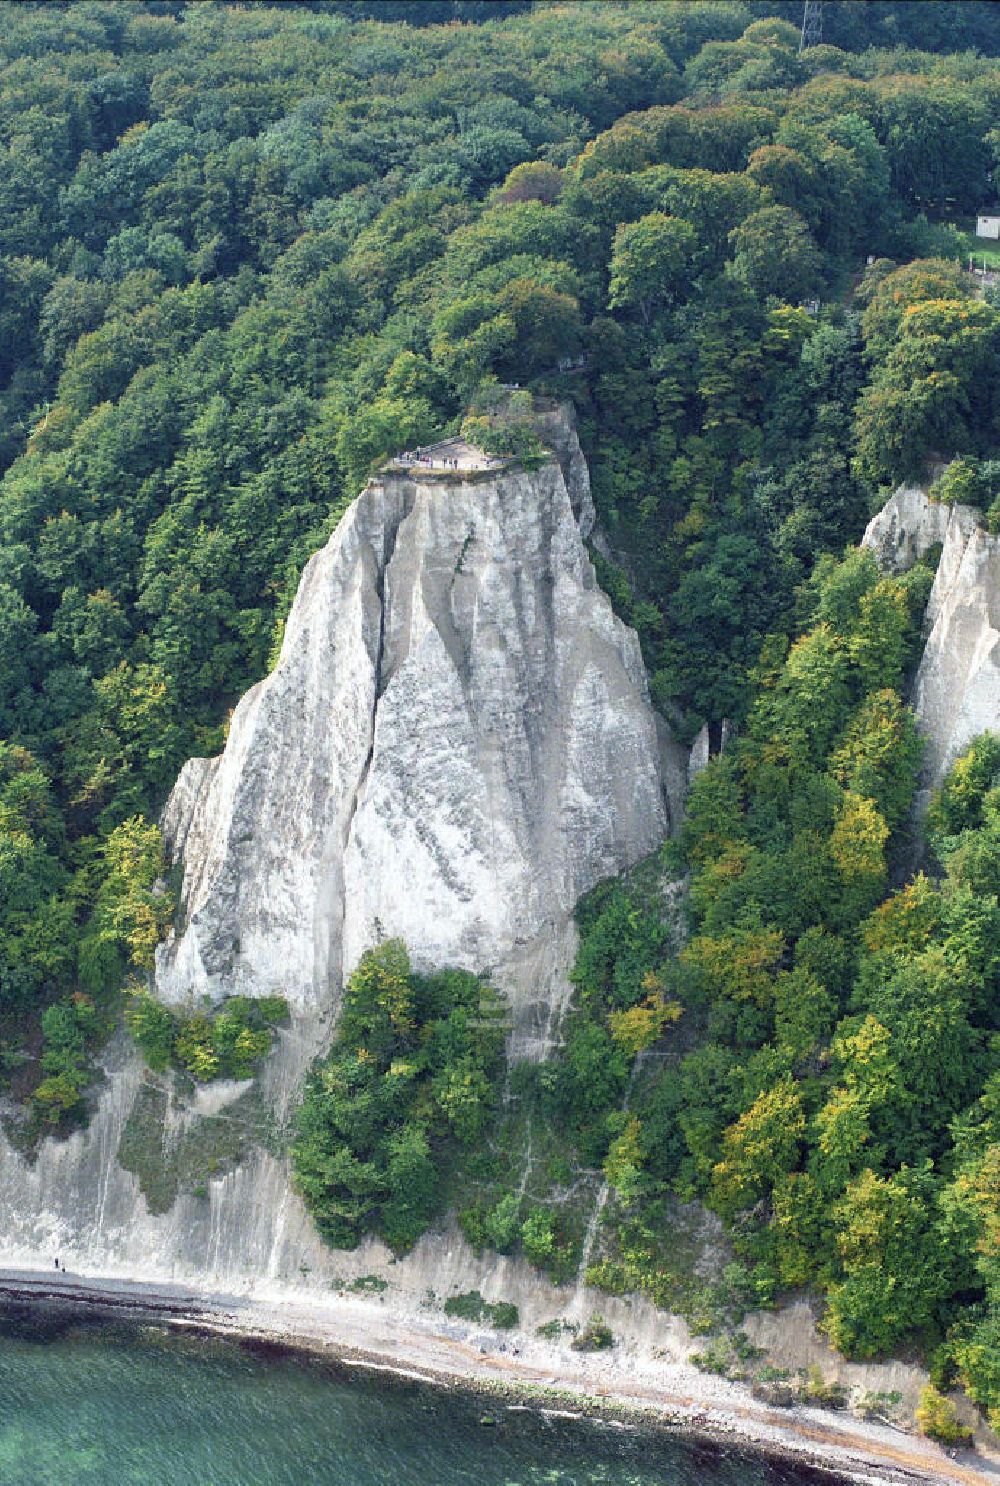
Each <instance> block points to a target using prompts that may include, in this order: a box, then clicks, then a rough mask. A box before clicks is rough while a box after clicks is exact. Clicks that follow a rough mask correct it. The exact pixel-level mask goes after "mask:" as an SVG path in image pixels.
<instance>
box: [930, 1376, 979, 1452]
mask: <svg viewBox="0 0 1000 1486" xmlns="http://www.w3.org/2000/svg"><path fill="white" fill-rule="evenodd" d="M917 1423H918V1424H919V1426H920V1433H921V1434H926V1435H927V1436H928V1438H929V1439H932V1440H937V1441H938V1442H939V1443H940V1444H942V1445H967V1444H969V1443H970V1442H971V1440H972V1430H971V1429H970V1428H969V1426H968V1425H967V1424H963V1423H962V1421H961V1420H960V1419H959V1417H958V1412H957V1410H956V1408H955V1405H954V1404H953V1403H952V1401H951V1399H950V1398H945V1396H944V1394H943V1393H939V1392H938V1390H937V1389H936V1388H934V1387H931V1386H930V1385H928V1387H926V1388H925V1389H924V1390H923V1391H922V1393H921V1394H920V1403H919V1404H918V1406H917Z"/></svg>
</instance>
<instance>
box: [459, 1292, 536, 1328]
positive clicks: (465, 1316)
mask: <svg viewBox="0 0 1000 1486" xmlns="http://www.w3.org/2000/svg"><path fill="white" fill-rule="evenodd" d="M444 1313H445V1315H446V1316H457V1317H459V1318H460V1319H461V1320H463V1321H483V1322H485V1323H486V1324H487V1325H488V1326H495V1327H496V1328H497V1329H498V1330H499V1331H510V1330H512V1329H513V1327H515V1326H516V1325H517V1322H518V1310H517V1306H516V1305H514V1304H513V1303H512V1302H511V1301H509V1300H495V1301H488V1300H484V1299H483V1297H482V1296H481V1295H480V1293H479V1291H478V1290H467V1291H465V1293H464V1294H462V1295H450V1296H449V1297H448V1299H447V1300H446V1301H445V1303H444Z"/></svg>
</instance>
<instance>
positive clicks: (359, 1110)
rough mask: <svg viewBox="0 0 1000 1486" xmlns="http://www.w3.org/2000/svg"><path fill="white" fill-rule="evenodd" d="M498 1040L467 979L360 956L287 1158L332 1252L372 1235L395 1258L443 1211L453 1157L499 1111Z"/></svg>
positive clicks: (485, 996)
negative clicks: (446, 1176)
mask: <svg viewBox="0 0 1000 1486" xmlns="http://www.w3.org/2000/svg"><path fill="white" fill-rule="evenodd" d="M503 1035H504V1018H503V1009H502V1005H501V1002H500V998H499V997H498V995H497V993H496V992H495V991H494V990H493V989H492V988H491V987H490V986H488V985H485V984H484V983H483V982H482V981H479V980H477V979H476V977H475V976H474V975H470V974H469V973H468V972H466V971H462V970H442V971H439V972H438V973H437V974H435V975H430V976H419V975H416V974H414V973H413V971H412V969H411V967H410V961H409V956H408V955H407V953H406V949H405V946H404V945H403V943H402V942H401V941H400V940H398V939H394V940H389V941H388V942H387V943H385V944H383V945H380V946H379V948H378V949H372V950H369V951H368V952H367V953H366V954H364V955H363V956H362V957H361V961H360V963H359V964H358V967H357V969H356V970H355V972H354V974H353V975H352V976H351V978H350V980H349V981H348V984H347V989H346V991H345V992H344V1004H343V1010H342V1012H341V1018H340V1025H339V1028H338V1033H337V1040H336V1042H335V1043H334V1046H333V1049H332V1051H331V1052H330V1054H329V1055H328V1057H326V1058H325V1059H324V1060H323V1061H322V1062H320V1063H319V1064H318V1065H317V1066H316V1067H315V1068H314V1069H313V1071H312V1073H311V1075H310V1076H309V1079H308V1081H307V1083H306V1089H305V1096H304V1098H303V1102H302V1107H301V1109H300V1111H299V1115H298V1134H297V1137H296V1140H295V1143H294V1145H293V1147H292V1168H293V1171H294V1174H295V1180H296V1182H297V1184H298V1186H299V1189H300V1191H301V1192H302V1194H303V1196H304V1197H305V1200H306V1204H307V1206H308V1207H309V1210H310V1212H311V1213H312V1215H313V1217H314V1218H315V1220H316V1224H317V1227H318V1228H319V1230H320V1232H321V1233H322V1234H323V1236H324V1237H325V1238H326V1239H327V1240H328V1241H329V1242H330V1243H332V1244H335V1245H336V1246H338V1247H341V1248H353V1247H354V1245H355V1244H357V1243H358V1241H359V1240H360V1239H361V1238H362V1237H363V1236H364V1234H365V1233H367V1232H371V1231H374V1232H377V1233H379V1234H381V1235H382V1237H383V1238H384V1239H385V1240H386V1242H387V1243H388V1244H389V1245H390V1246H391V1247H392V1248H393V1249H395V1250H396V1251H397V1252H402V1251H404V1250H406V1249H408V1248H411V1247H412V1245H413V1244H414V1243H415V1242H416V1240H417V1239H418V1238H419V1237H420V1235H421V1233H423V1232H424V1230H425V1229H426V1228H427V1227H428V1225H429V1224H430V1222H431V1221H432V1220H433V1218H434V1217H435V1216H436V1215H437V1213H438V1212H439V1210H440V1208H441V1204H442V1201H443V1177H444V1173H445V1168H446V1164H447V1162H448V1159H449V1157H451V1156H452V1155H453V1154H455V1153H456V1152H457V1151H458V1150H461V1149H462V1148H463V1147H468V1146H470V1145H471V1144H472V1143H473V1142H474V1141H475V1140H476V1139H477V1138H478V1137H479V1135H480V1134H481V1132H482V1129H483V1127H484V1125H485V1123H486V1121H487V1120H488V1118H489V1117H490V1115H491V1114H492V1113H493V1110H494V1109H495V1107H496V1102H497V1097H498V1094H499V1081H500V1074H501V1070H502V1066H503Z"/></svg>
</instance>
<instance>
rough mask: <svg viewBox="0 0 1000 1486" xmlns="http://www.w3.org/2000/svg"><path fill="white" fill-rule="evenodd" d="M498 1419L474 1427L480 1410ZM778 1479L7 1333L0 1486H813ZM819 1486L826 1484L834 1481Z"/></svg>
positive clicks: (388, 1395) (425, 1397)
mask: <svg viewBox="0 0 1000 1486" xmlns="http://www.w3.org/2000/svg"><path fill="white" fill-rule="evenodd" d="M486 1411H489V1415H490V1416H491V1417H492V1418H493V1419H495V1421H496V1422H495V1423H494V1424H492V1425H491V1424H488V1423H484V1422H483V1416H484V1412H486ZM819 1479H820V1478H819V1477H818V1476H816V1475H815V1474H813V1473H810V1472H808V1471H803V1470H800V1469H797V1468H796V1469H792V1468H790V1467H788V1466H778V1465H773V1464H770V1463H768V1462H765V1461H763V1460H760V1459H757V1458H750V1457H746V1456H740V1455H734V1454H731V1453H724V1452H722V1451H720V1450H719V1448H718V1447H717V1446H715V1445H711V1446H709V1445H692V1444H690V1443H687V1442H685V1441H682V1440H678V1439H671V1438H669V1437H666V1438H664V1437H662V1436H653V1437H650V1436H648V1435H640V1434H637V1433H634V1432H632V1431H622V1430H620V1429H614V1428H610V1427H608V1426H603V1425H597V1424H594V1423H592V1422H590V1421H586V1420H578V1421H577V1420H548V1419H545V1418H543V1417H542V1416H540V1415H538V1414H536V1413H534V1412H530V1413H526V1412H521V1411H515V1412H511V1411H509V1410H508V1409H507V1408H505V1407H503V1406H502V1405H499V1406H498V1405H497V1404H495V1403H484V1401H483V1400H482V1399H481V1398H480V1399H476V1398H473V1397H469V1396H466V1395H456V1394H453V1393H451V1392H444V1391H443V1390H439V1389H430V1388H426V1387H422V1386H420V1385H414V1384H410V1383H403V1382H390V1383H386V1382H385V1381H384V1380H383V1378H382V1376H381V1375H380V1376H379V1378H378V1380H377V1381H373V1380H372V1379H371V1377H370V1376H364V1375H361V1376H359V1375H358V1374H357V1372H354V1371H352V1370H350V1369H344V1368H338V1367H336V1366H335V1365H331V1364H329V1363H327V1362H325V1361H317V1362H312V1361H309V1360H303V1359H302V1358H300V1357H295V1356H289V1355H286V1354H281V1353H275V1352H274V1351H273V1350H270V1351H269V1352H268V1353H267V1354H265V1353H262V1352H261V1351H260V1350H259V1349H258V1350H248V1349H246V1348H245V1347H242V1346H240V1345H239V1344H237V1343H233V1342H228V1341H226V1342H218V1341H216V1340H214V1339H205V1338H181V1337H177V1336H176V1335H173V1334H167V1333H164V1332H162V1331H159V1330H156V1329H152V1330H150V1329H143V1328H138V1327H135V1328H125V1327H122V1326H119V1325H109V1324H97V1323H93V1322H90V1323H87V1324H83V1323H80V1322H79V1321H78V1320H76V1319H73V1318H69V1317H66V1316H59V1315H58V1314H56V1313H53V1312H49V1313H46V1314H45V1315H42V1314H40V1313H39V1312H37V1311H35V1312H32V1313H30V1314H29V1313H27V1312H25V1313H23V1314H22V1315H20V1316H11V1315H8V1316H6V1318H3V1319H0V1483H2V1486H140V1483H141V1486H146V1483H150V1486H154V1483H155V1486H543V1483H544V1486H812V1483H814V1482H817V1481H818V1480H819ZM822 1479H823V1480H824V1481H826V1482H827V1486H829V1482H830V1479H831V1478H830V1477H829V1476H823V1477H822Z"/></svg>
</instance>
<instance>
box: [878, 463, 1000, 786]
mask: <svg viewBox="0 0 1000 1486" xmlns="http://www.w3.org/2000/svg"><path fill="white" fill-rule="evenodd" d="M863 545H864V546H866V547H870V548H871V549H872V551H873V552H874V553H875V555H876V557H877V558H878V560H879V563H880V564H881V566H882V567H883V568H885V569H886V570H887V571H890V572H902V571H904V570H905V569H906V568H908V567H911V566H912V565H913V563H915V562H917V561H918V560H919V559H920V558H921V557H923V556H924V555H925V554H926V553H928V552H929V551H930V550H931V549H932V548H933V547H937V546H939V545H940V547H941V557H940V561H939V563H938V567H937V573H936V575H935V579H934V586H933V588H932V589H931V593H930V598H929V599H928V602H927V612H926V615H925V620H924V630H925V636H926V640H925V645H924V652H923V656H922V658H921V661H920V666H919V669H918V671H917V674H916V678H915V680H914V683H913V691H912V696H911V701H912V704H913V708H914V712H915V713H916V717H917V722H918V724H919V727H920V731H921V733H922V734H923V736H924V739H925V752H924V762H923V770H922V777H921V784H922V786H923V789H924V791H926V790H928V789H933V788H934V787H935V786H936V785H938V784H940V782H941V780H942V779H943V778H944V775H945V774H946V773H947V771H948V769H949V768H950V766H951V765H952V763H954V761H955V759H956V758H957V757H958V755H959V754H960V753H962V751H963V750H964V749H965V748H966V747H967V746H968V744H969V743H970V742H971V740H972V739H973V738H974V737H975V736H976V735H977V734H978V733H982V732H985V731H988V730H996V729H998V728H1000V538H997V537H993V536H990V535H989V533H988V532H987V531H986V530H985V528H984V526H983V524H982V517H981V515H980V514H979V513H978V512H977V511H974V510H972V509H971V508H970V507H969V506H949V505H945V504H942V503H940V502H937V501H932V500H931V499H930V498H929V496H928V495H927V493H926V491H924V490H921V489H919V488H915V487H912V486H904V487H902V488H901V489H900V490H897V491H896V493H895V494H894V495H893V496H892V497H891V499H890V500H889V501H888V502H887V503H886V505H885V506H884V507H883V509H882V510H881V511H880V512H879V513H878V515H877V516H875V517H874V518H873V519H872V521H871V522H870V523H869V526H868V529H867V531H866V532H865V535H864V539H863Z"/></svg>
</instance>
